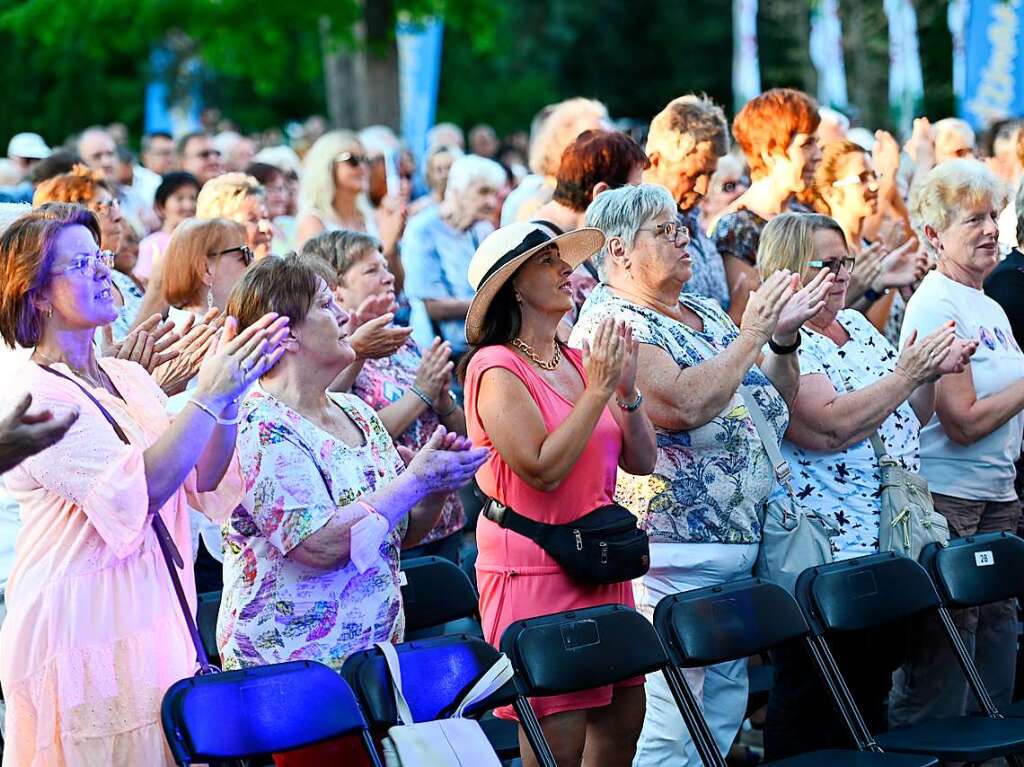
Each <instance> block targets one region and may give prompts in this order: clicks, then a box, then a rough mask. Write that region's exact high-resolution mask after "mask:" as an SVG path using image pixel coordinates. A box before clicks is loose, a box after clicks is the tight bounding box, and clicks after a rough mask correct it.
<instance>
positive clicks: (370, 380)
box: [352, 338, 466, 545]
mask: <svg viewBox="0 0 1024 767" xmlns="http://www.w3.org/2000/svg"><path fill="white" fill-rule="evenodd" d="M422 360H423V354H422V353H421V352H420V347H419V344H417V343H416V342H415V341H413V340H412V339H411V338H408V339H406V341H405V344H404V345H403V346H402V347H401V348H400V349H399V350H398V351H397V352H395V353H394V354H392V355H391V356H390V357H384V358H382V359H369V360H367V361H366V362H365V363H364V364H363V369H362V370H361V371H360V373H359V376H358V377H357V378H356V380H355V383H353V384H352V393H353V394H355V395H356V396H357V397H359V399H361V400H362V401H363V402H365V403H366V404H367V405H369V406H370V407H372V408H373V409H374V410H383V409H384V408H386V407H387V406H388V405H390V404H392V403H393V402H397V401H398V400H399V399H401V397H402V395H403V394H405V392H406V391H407V390H408V389H409V387H410V386H412V384H413V382H414V381H415V380H416V370H417V369H418V368H419V366H420V362H421V361H422ZM440 423H441V419H439V418H438V417H437V413H435V412H434V411H433V410H430V409H427V410H425V411H423V413H422V414H421V415H420V417H419V418H417V419H416V420H415V421H413V422H412V423H411V424H409V428H408V429H406V430H405V431H404V432H403V433H402V434H401V435H400V436H398V437H397V438H396V439H395V443H396V444H398V445H403V446H404V447H407V448H409V449H411V450H419V449H420V448H421V447H423V446H424V445H425V444H427V441H428V440H429V439H430V435H431V434H433V433H434V430H435V429H437V427H438V425H439V424H440ZM465 524H466V512H465V510H464V509H463V508H462V501H461V500H459V494H458V493H452V494H450V495H449V496H448V499H447V500H446V501H445V502H444V508H443V509H441V516H440V517H439V518H438V520H437V524H435V525H434V527H433V528H432V529H431V530H430V532H429V533H427V535H426V536H425V537H424V538H423V540H422V541H420V545H422V544H424V543H431V542H433V541H439V540H441V539H442V538H447V537H448V536H449V535H451V534H452V533H455V532H458V531H459V530H461V529H462V527H463V526H464V525H465Z"/></svg>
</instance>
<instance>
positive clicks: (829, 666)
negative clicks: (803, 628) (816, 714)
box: [805, 636, 882, 752]
mask: <svg viewBox="0 0 1024 767" xmlns="http://www.w3.org/2000/svg"><path fill="white" fill-rule="evenodd" d="M805 642H806V646H807V650H808V652H809V653H810V655H811V660H812V662H813V663H814V665H815V667H816V668H817V669H818V673H819V674H820V676H821V679H822V682H824V684H825V688H826V689H827V690H828V693H829V695H830V696H831V697H832V701H833V702H834V703H835V704H836V707H837V708H838V709H839V714H840V716H842V717H843V721H844V722H845V723H846V727H847V729H848V730H849V731H850V735H851V736H852V737H853V742H854V743H856V744H857V748H858V750H860V751H875V752H880V751H881V750H882V749H881V748H880V747H879V745H878V744H877V743H876V742H875V739H874V736H872V734H871V731H870V730H869V729H868V726H867V723H866V722H865V721H864V717H862V716H861V713H860V709H859V708H857V702H856V701H855V700H854V699H853V693H851V692H850V688H849V687H847V685H846V680H845V679H843V675H842V672H841V671H840V670H839V664H837V663H836V659H835V657H834V656H833V655H832V651H831V650H830V649H829V646H828V644H827V643H826V642H825V640H824V639H823V638H822V637H813V636H808V637H807V638H806V639H805Z"/></svg>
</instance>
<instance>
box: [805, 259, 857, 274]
mask: <svg viewBox="0 0 1024 767" xmlns="http://www.w3.org/2000/svg"><path fill="white" fill-rule="evenodd" d="M855 263H857V259H855V258H854V257H853V256H847V257H846V258H830V259H828V260H826V261H823V260H821V259H820V258H816V259H814V260H812V261H811V262H810V263H808V264H807V265H808V266H809V267H811V268H812V269H828V270H829V271H830V272H832V274H839V270H840V269H845V270H846V271H848V272H852V271H853V265H854V264H855Z"/></svg>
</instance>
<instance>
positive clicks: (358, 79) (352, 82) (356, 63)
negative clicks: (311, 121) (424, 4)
mask: <svg viewBox="0 0 1024 767" xmlns="http://www.w3.org/2000/svg"><path fill="white" fill-rule="evenodd" d="M330 27H331V25H330V20H329V19H327V18H326V17H325V18H323V19H321V23H320V38H321V47H322V48H323V50H324V85H325V87H326V89H327V113H328V118H329V120H330V123H331V126H332V127H335V128H347V129H349V130H358V129H360V128H365V127H366V126H367V125H376V124H383V125H388V126H390V127H391V128H393V129H395V130H396V131H397V130H398V129H399V108H398V53H397V50H396V48H395V34H394V29H395V14H394V7H393V6H392V3H391V0H365V2H364V4H363V18H362V19H361V20H360V21H358V22H356V23H355V24H354V25H353V38H354V43H353V44H351V45H346V46H344V47H343V46H340V45H339V44H337V43H333V42H332V40H331V28H330Z"/></svg>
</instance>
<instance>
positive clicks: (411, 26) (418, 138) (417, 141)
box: [396, 19, 444, 161]
mask: <svg viewBox="0 0 1024 767" xmlns="http://www.w3.org/2000/svg"><path fill="white" fill-rule="evenodd" d="M396 37H397V43H398V104H399V109H400V111H401V114H402V138H403V139H405V143H406V146H408V147H409V149H410V150H411V151H412V153H413V156H414V157H416V159H417V161H419V159H420V158H421V157H422V156H423V153H424V152H425V151H426V148H427V131H429V130H430V129H431V127H433V125H434V117H435V115H436V113H437V90H438V86H439V85H440V82H441V42H442V39H443V37H444V22H442V21H441V20H440V19H427V20H425V21H417V22H412V21H404V20H400V21H399V22H398V26H397V29H396Z"/></svg>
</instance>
